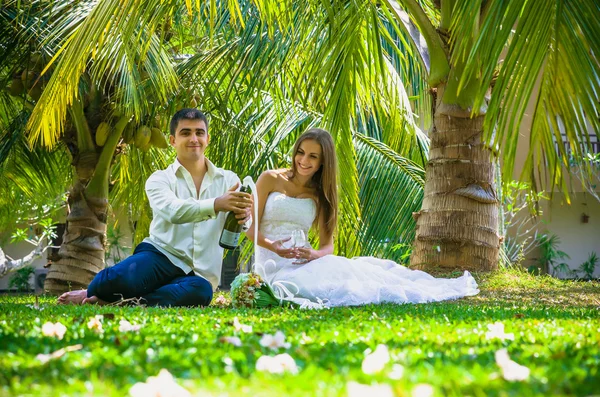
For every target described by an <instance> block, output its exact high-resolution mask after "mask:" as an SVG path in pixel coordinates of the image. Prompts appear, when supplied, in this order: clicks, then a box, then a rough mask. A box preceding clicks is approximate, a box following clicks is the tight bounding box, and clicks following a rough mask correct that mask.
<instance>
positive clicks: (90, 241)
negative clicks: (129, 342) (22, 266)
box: [44, 182, 108, 294]
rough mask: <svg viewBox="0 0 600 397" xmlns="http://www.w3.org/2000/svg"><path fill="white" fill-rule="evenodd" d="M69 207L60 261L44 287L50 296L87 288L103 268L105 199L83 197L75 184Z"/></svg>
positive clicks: (51, 268) (83, 189)
mask: <svg viewBox="0 0 600 397" xmlns="http://www.w3.org/2000/svg"><path fill="white" fill-rule="evenodd" d="M69 208H70V211H69V214H68V216H67V225H66V228H65V233H64V235H63V243H62V245H61V247H60V249H59V251H58V255H59V256H60V260H58V261H57V262H55V263H53V264H52V266H51V267H50V271H49V272H48V275H47V276H46V282H45V284H44V289H45V290H46V291H48V292H49V293H51V294H59V293H62V292H65V291H69V290H74V289H81V288H87V286H88V284H89V283H90V282H91V281H92V279H93V278H94V276H95V275H96V274H97V273H98V272H99V271H100V270H102V269H104V247H105V242H106V211H107V208H108V200H107V199H97V198H93V197H87V196H86V194H85V188H84V186H83V185H82V184H81V183H79V182H77V183H76V185H75V186H74V187H73V188H72V189H71V192H70V194H69Z"/></svg>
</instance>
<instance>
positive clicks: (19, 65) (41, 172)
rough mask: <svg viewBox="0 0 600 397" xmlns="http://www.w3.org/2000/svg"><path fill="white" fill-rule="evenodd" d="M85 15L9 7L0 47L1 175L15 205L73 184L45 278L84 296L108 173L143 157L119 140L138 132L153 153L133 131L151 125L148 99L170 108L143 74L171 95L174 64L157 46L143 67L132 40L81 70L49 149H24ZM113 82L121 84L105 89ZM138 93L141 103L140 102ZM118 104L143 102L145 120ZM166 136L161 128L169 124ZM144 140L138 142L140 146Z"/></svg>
mask: <svg viewBox="0 0 600 397" xmlns="http://www.w3.org/2000/svg"><path fill="white" fill-rule="evenodd" d="M89 12H90V8H89V4H86V3H84V2H82V3H78V4H72V2H62V3H61V2H53V3H51V4H49V3H41V2H8V3H7V4H6V7H4V8H3V9H2V12H1V13H0V17H1V19H0V29H1V30H2V41H3V42H2V43H1V44H0V56H1V58H2V61H1V63H0V71H1V75H2V80H3V81H4V82H8V83H9V87H8V89H7V90H5V91H4V92H3V95H2V97H1V99H2V109H3V112H2V116H3V117H2V121H3V123H2V149H3V150H2V156H1V157H0V160H1V161H0V164H1V165H2V174H3V176H7V177H8V178H6V179H3V185H6V184H7V183H9V182H10V183H12V185H11V186H10V188H9V189H7V192H12V193H14V194H13V195H12V196H13V197H19V196H24V197H27V198H29V199H32V198H31V196H35V194H32V193H37V194H40V193H41V194H43V189H40V187H43V186H49V185H52V186H53V188H52V189H48V190H47V192H56V190H57V189H59V190H60V189H64V188H65V187H66V186H65V183H66V181H65V178H64V175H72V176H73V179H72V180H71V187H70V188H69V191H68V216H67V227H66V230H65V233H64V236H63V244H62V246H61V248H60V250H59V257H60V259H59V260H58V261H57V262H55V263H54V264H53V265H52V267H51V269H50V272H49V274H48V276H47V278H46V285H45V288H46V289H47V290H48V291H49V292H52V293H58V292H63V291H65V290H68V289H72V288H80V287H85V286H87V285H88V284H89V281H90V280H91V278H93V276H94V275H95V274H96V273H97V272H98V271H99V270H101V269H103V268H104V249H105V238H106V220H107V210H108V208H107V206H108V194H109V175H110V170H111V165H112V163H113V161H114V160H115V155H117V154H119V153H121V152H123V151H131V152H133V153H136V150H137V149H135V148H133V147H131V146H133V145H130V147H127V145H126V144H125V142H123V140H122V139H121V136H122V133H123V132H124V131H125V129H126V127H127V128H129V130H130V132H131V134H130V135H133V132H135V144H136V145H137V146H138V147H141V150H144V151H148V150H149V149H150V148H149V146H150V144H149V139H145V138H147V137H145V136H143V134H140V133H139V132H136V131H135V128H136V125H141V124H144V123H146V124H148V123H149V120H153V117H154V112H155V111H156V108H153V107H152V106H151V104H152V99H154V98H159V99H163V101H162V102H163V103H166V97H165V93H164V92H160V91H157V90H156V89H155V88H156V87H155V86H154V84H152V82H150V81H149V80H148V79H147V78H146V79H144V76H142V72H143V71H144V69H147V70H155V69H157V68H158V69H159V70H160V73H158V75H159V77H158V78H157V79H158V84H161V89H164V87H174V86H175V84H174V79H172V78H171V80H170V81H169V80H167V81H164V80H160V79H161V78H163V77H164V78H166V79H168V77H169V76H172V74H173V73H172V69H169V68H170V67H171V64H170V62H167V63H165V62H164V60H165V59H166V58H167V56H166V54H165V53H164V52H162V51H161V50H162V49H161V48H160V46H157V45H150V46H149V47H148V48H146V49H145V51H144V54H143V55H144V56H145V59H146V60H145V62H143V61H140V60H139V59H142V58H141V56H140V51H137V50H136V51H129V52H126V51H128V50H130V49H132V48H135V47H136V43H135V41H136V38H135V36H130V37H131V38H130V39H123V40H124V42H123V44H122V45H121V46H120V47H118V48H113V49H112V53H111V55H112V60H113V61H115V62H114V63H112V64H107V63H104V64H100V65H94V66H95V67H87V68H85V69H84V70H82V72H81V74H80V79H79V81H78V83H77V84H76V86H75V87H74V88H75V92H76V96H75V97H74V98H71V100H70V101H69V103H68V104H66V106H65V107H64V108H63V110H65V111H66V112H68V118H65V119H62V120H60V121H58V122H57V120H53V121H48V120H46V121H45V122H47V123H49V124H47V127H49V128H50V129H51V131H52V133H51V135H52V136H48V135H46V136H43V138H42V143H43V144H44V145H45V146H46V147H49V148H50V150H48V149H43V148H42V147H33V149H31V148H29V147H26V145H25V142H24V140H23V130H24V128H23V127H24V126H25V123H27V122H30V121H31V110H32V109H34V106H37V107H38V108H39V107H40V106H43V104H41V103H40V98H41V97H42V96H45V95H52V93H48V92H47V90H48V89H50V90H52V86H51V85H48V82H49V80H50V81H51V79H52V78H49V76H50V75H51V74H54V71H53V70H52V69H53V64H52V62H51V59H52V58H56V57H57V56H58V55H59V54H60V51H61V47H60V46H61V45H63V43H64V41H68V38H69V37H72V35H73V34H75V32H77V30H78V29H79V28H80V27H81V24H82V23H83V21H85V20H86V19H85V18H87V16H89ZM124 37H127V36H124ZM106 59H108V57H105V61H106ZM99 68H101V69H103V71H104V72H105V73H104V74H103V76H104V79H102V78H98V76H97V75H95V74H94V73H96V72H97V70H98V69H99ZM111 73H112V74H113V77H114V76H118V79H117V78H113V79H112V80H106V76H108V75H110V74H111ZM134 85H135V86H138V85H139V86H140V88H139V89H136V90H134V91H133V92H132V91H131V90H127V87H131V86H134ZM8 92H9V93H10V95H8ZM141 94H145V96H144V97H143V99H141V98H140V95H141ZM118 100H121V101H124V102H125V101H129V100H134V101H138V102H141V103H142V104H143V105H144V106H146V111H145V112H143V113H137V114H136V116H137V117H135V118H134V120H131V121H130V119H131V118H132V117H131V116H130V114H131V113H127V108H123V107H119V106H118ZM160 127H163V129H164V126H163V125H160ZM141 128H142V127H140V129H141ZM147 131H149V130H147V129H146V130H143V132H147ZM153 134H154V135H156V134H155V133H153ZM138 135H142V136H141V138H138ZM159 135H162V133H160V134H159ZM29 138H30V139H31V140H30V142H35V141H36V138H35V137H31V136H30V137H29ZM129 138H130V140H129V143H133V140H131V136H130V137H129ZM159 138H161V136H152V141H153V143H154V144H158V145H162V146H164V145H166V142H164V137H162V141H161V140H160V139H159ZM156 153H159V155H156ZM160 153H161V152H159V151H155V150H153V149H150V151H149V155H148V156H145V157H146V158H145V160H146V161H148V160H154V161H155V165H157V164H160V165H163V164H164V161H161V159H162V158H163V157H164V156H162V155H160ZM67 156H69V157H70V163H71V164H72V170H73V172H72V174H71V172H70V170H69V169H68V168H67V172H64V173H63V174H62V175H60V177H58V178H51V177H52V176H53V175H56V174H57V173H58V172H59V171H60V170H63V171H64V170H65V159H66V157H67ZM67 164H68V162H67ZM44 166H48V167H47V168H44ZM137 168H138V170H139V167H137ZM49 177H50V180H49ZM15 186H16V187H15ZM3 191H4V190H3ZM63 191H64V190H63ZM33 200H34V201H35V197H34V198H33ZM46 200H47V201H52V198H48V197H46ZM37 201H39V200H37ZM138 201H139V200H138ZM13 206H14V203H13ZM4 220H6V218H4Z"/></svg>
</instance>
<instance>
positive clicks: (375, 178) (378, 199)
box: [355, 134, 425, 262]
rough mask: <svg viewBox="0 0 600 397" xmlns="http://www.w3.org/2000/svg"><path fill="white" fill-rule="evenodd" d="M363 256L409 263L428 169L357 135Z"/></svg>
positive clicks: (376, 142) (370, 139)
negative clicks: (408, 252) (410, 249)
mask: <svg viewBox="0 0 600 397" xmlns="http://www.w3.org/2000/svg"><path fill="white" fill-rule="evenodd" d="M355 136H356V150H357V153H358V161H357V163H358V167H359V172H358V175H359V184H360V194H359V197H360V203H361V212H362V216H363V218H362V222H361V228H360V230H359V236H360V237H359V238H360V240H361V247H362V250H361V254H362V255H378V256H383V257H385V258H389V259H393V260H395V261H398V262H402V261H403V262H405V261H406V260H407V257H406V256H404V254H406V251H407V249H408V247H409V246H410V243H411V242H412V240H413V238H414V233H415V227H416V222H415V220H414V219H413V217H412V213H413V212H417V211H418V210H419V208H420V207H421V203H422V201H423V186H424V180H425V170H424V168H423V167H422V166H419V165H418V164H416V163H414V162H412V161H411V160H409V159H406V158H404V157H402V156H399V155H398V154H397V153H395V152H394V151H393V150H391V149H390V148H389V147H388V146H386V145H384V144H383V143H381V142H379V141H377V140H375V139H372V138H369V137H367V136H365V135H362V134H356V135H355Z"/></svg>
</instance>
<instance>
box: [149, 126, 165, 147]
mask: <svg viewBox="0 0 600 397" xmlns="http://www.w3.org/2000/svg"><path fill="white" fill-rule="evenodd" d="M150 143H151V144H153V145H154V146H156V147H157V148H161V149H166V148H168V147H169V144H168V143H167V140H166V139H165V136H164V135H163V133H162V132H161V131H160V130H159V129H158V128H152V136H151V137H150Z"/></svg>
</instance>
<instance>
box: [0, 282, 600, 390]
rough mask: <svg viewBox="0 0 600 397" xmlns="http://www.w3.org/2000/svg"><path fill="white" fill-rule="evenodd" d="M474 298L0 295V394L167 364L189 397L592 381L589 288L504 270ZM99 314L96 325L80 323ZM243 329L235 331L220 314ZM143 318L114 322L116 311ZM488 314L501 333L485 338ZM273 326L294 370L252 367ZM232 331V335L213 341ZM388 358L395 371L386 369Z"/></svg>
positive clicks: (597, 343)
mask: <svg viewBox="0 0 600 397" xmlns="http://www.w3.org/2000/svg"><path fill="white" fill-rule="evenodd" d="M476 277H477V278H478V281H479V282H480V286H481V289H482V292H481V294H480V295H478V296H475V297H471V298H467V299H461V300H458V301H452V302H445V303H433V304H420V305H402V306H399V305H380V306H365V307H354V308H338V309H331V310H324V311H297V310H290V309H280V308H277V309H270V310H255V309H254V310H237V309H232V308H222V307H212V306H211V307H208V308H202V309H154V308H143V307H93V306H85V307H73V306H71V307H67V306H57V305H55V304H54V303H53V302H54V299H52V298H46V297H44V298H41V300H40V303H41V306H42V308H43V310H41V311H39V310H35V309H33V308H29V307H26V304H32V303H33V302H34V297H33V296H19V297H8V296H4V297H0V395H34V396H42V395H43V396H46V395H86V396H87V395H99V396H123V395H127V394H128V392H129V389H130V387H131V386H132V385H133V384H134V383H136V382H143V381H146V379H147V378H148V377H149V376H154V375H157V374H158V372H159V371H160V369H162V368H166V369H168V370H169V371H170V372H171V373H172V374H173V376H175V378H176V380H177V382H178V383H179V384H180V385H182V386H184V387H185V388H186V389H188V390H189V391H190V392H192V394H193V395H235V396H238V395H260V396H264V395H274V396H275V395H292V396H307V395H311V396H312V395H315V396H336V395H346V393H347V385H348V382H350V381H354V382H358V383H361V384H367V385H371V384H372V385H375V384H388V385H390V386H391V388H392V389H393V391H394V393H395V394H396V395H397V396H410V395H412V391H413V388H414V387H415V386H416V385H418V384H421V383H425V384H429V385H431V386H432V387H433V389H434V392H435V393H434V395H450V396H452V395H471V396H488V395H492V396H495V395H497V396H504V395H519V396H520V395H549V394H556V395H591V394H597V393H598V392H599V391H600V284H599V283H598V282H572V281H568V282H565V281H558V280H554V279H552V278H549V277H534V276H530V275H528V274H527V273H524V272H520V271H517V270H504V271H499V272H497V273H494V274H487V275H476ZM96 314H104V315H105V318H104V320H103V328H104V332H103V333H102V334H97V333H95V332H93V331H92V330H90V329H88V327H87V323H88V321H89V319H90V318H91V317H93V316H94V315H96ZM236 316H237V317H238V319H239V321H240V322H241V323H243V324H249V325H252V327H253V332H252V333H247V334H246V333H236V332H235V330H234V327H233V318H234V317H236ZM121 319H127V320H128V321H130V322H131V323H138V324H142V325H143V326H142V328H141V330H140V331H139V332H137V333H136V332H133V333H131V332H129V333H124V332H120V331H119V329H118V328H119V320H121ZM47 321H52V322H57V321H60V322H61V323H63V324H64V325H66V326H67V332H66V334H65V336H64V339H62V340H58V339H56V338H54V337H47V336H43V335H42V332H41V326H42V325H43V324H44V323H45V322H47ZM496 321H500V322H502V323H503V324H504V325H505V332H509V333H514V336H515V338H514V341H511V340H505V341H500V340H498V339H495V340H488V339H487V338H486V337H485V333H486V332H487V325H488V324H491V323H494V322H496ZM277 330H281V331H283V332H284V333H285V335H286V342H290V343H291V347H290V348H289V349H284V348H281V349H280V350H279V353H284V352H287V353H288V354H290V355H291V356H292V357H293V358H294V360H295V361H296V363H297V365H298V368H299V372H298V374H296V375H292V374H286V375H273V374H268V373H264V372H259V371H257V370H256V369H255V364H256V361H257V359H258V358H259V357H260V356H262V355H274V354H275V353H274V352H271V351H270V350H268V349H266V348H264V347H262V346H261V345H260V344H259V341H260V339H261V336H262V334H263V333H269V334H274V333H275V332H276V331H277ZM233 335H237V336H239V337H240V339H241V341H242V343H243V345H242V346H241V347H235V346H233V345H230V344H225V343H222V342H220V341H219V338H221V337H223V336H233ZM76 344H81V345H82V348H81V349H80V350H77V351H71V352H67V353H66V354H65V355H64V356H62V357H60V358H56V359H53V360H51V361H49V362H47V363H42V362H40V361H39V360H38V359H36V356H37V355H38V354H39V353H44V354H48V353H52V352H54V351H56V350H58V349H60V348H63V347H66V346H71V345H76ZM379 344H385V345H387V347H388V349H389V351H390V355H391V361H390V362H389V363H388V364H387V366H386V367H385V368H384V370H383V371H381V372H380V373H377V374H374V375H367V374H365V373H363V371H362V370H361V363H362V361H363V359H364V357H365V350H367V349H371V350H374V349H375V348H376V347H377V345H379ZM501 348H506V349H507V350H508V353H509V355H510V358H511V359H512V360H514V361H516V362H517V363H519V364H521V365H524V366H526V367H528V368H529V369H530V370H531V374H530V377H529V379H528V380H526V381H522V382H509V381H507V380H505V379H504V378H503V377H502V374H501V371H500V368H499V367H498V365H497V364H496V362H495V359H494V353H495V352H496V351H497V350H499V349H501ZM395 363H397V364H401V365H402V366H403V367H404V374H403V376H402V377H401V378H400V379H390V377H389V376H388V375H389V373H390V370H391V368H392V366H393V364H395Z"/></svg>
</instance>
